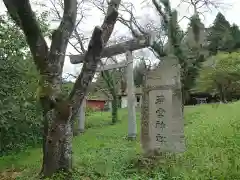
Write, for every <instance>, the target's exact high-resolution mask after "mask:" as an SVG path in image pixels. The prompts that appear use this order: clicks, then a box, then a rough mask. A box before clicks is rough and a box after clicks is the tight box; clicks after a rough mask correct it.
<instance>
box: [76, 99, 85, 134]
mask: <svg viewBox="0 0 240 180" xmlns="http://www.w3.org/2000/svg"><path fill="white" fill-rule="evenodd" d="M85 107H86V97H85V98H84V99H83V101H82V104H81V106H80V109H79V112H78V113H79V119H78V132H79V133H83V132H84V130H85V109H86V108H85Z"/></svg>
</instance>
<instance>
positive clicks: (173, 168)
mask: <svg viewBox="0 0 240 180" xmlns="http://www.w3.org/2000/svg"><path fill="white" fill-rule="evenodd" d="M239 106H240V103H239V102H237V103H233V104H224V105H222V104H220V105H219V106H218V108H214V107H213V106H212V105H201V106H197V107H186V108H185V129H184V131H185V136H186V144H187V150H186V152H184V153H180V154H176V155H172V154H169V155H164V156H161V157H159V159H158V158H156V159H147V158H144V157H142V155H141V145H140V143H139V142H140V136H138V139H137V141H127V140H126V139H125V138H124V137H126V135H127V126H128V122H127V110H126V109H125V110H121V111H120V112H119V118H120V120H121V121H120V123H118V124H116V125H115V126H110V125H109V126H106V125H103V124H102V125H101V124H100V123H109V121H110V120H111V114H110V113H109V112H98V113H94V114H92V115H91V116H89V117H88V118H87V123H88V124H91V127H92V128H90V129H88V131H86V132H85V133H84V134H83V135H81V136H78V137H76V138H75V139H74V141H73V151H74V154H73V155H74V160H75V161H74V167H75V168H74V171H73V172H72V173H73V175H72V176H73V177H72V179H74V180H78V179H83V180H84V179H91V180H104V179H108V180H123V179H132V180H142V179H150V178H151V179H153V180H161V179H162V180H163V179H164V180H176V179H178V180H195V179H199V180H200V179H201V180H205V179H224V180H233V179H239V176H240V172H239V170H238V167H239V165H240V161H239V160H238V159H237V158H236V157H237V156H238V155H239V153H240V150H239V147H240V141H239V133H238V132H239V131H238V129H239V128H240V121H239V118H240V112H239ZM137 119H138V121H137V122H138V125H140V121H139V120H140V113H139V112H138V113H137ZM139 130H140V128H139ZM138 133H139V135H140V132H138ZM80 154H81V156H79V155H80ZM40 166H41V150H40V149H31V150H28V151H26V152H24V153H20V154H18V155H15V156H6V157H2V158H0V171H1V172H4V171H5V170H6V169H7V168H12V170H13V171H17V172H18V176H20V177H21V178H20V177H19V178H17V179H29V180H35V179H37V174H38V172H39V169H40ZM0 174H1V173H0ZM60 176H62V175H58V178H61V177H60ZM0 177H1V175H0ZM53 179H57V177H55V178H53Z"/></svg>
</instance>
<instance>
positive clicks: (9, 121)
mask: <svg viewBox="0 0 240 180" xmlns="http://www.w3.org/2000/svg"><path fill="white" fill-rule="evenodd" d="M0 19H1V20H0V59H1V61H0V106H1V111H0V155H3V154H4V153H7V152H9V151H12V150H20V149H22V148H23V147H24V146H26V144H28V145H34V144H36V143H38V142H39V141H40V140H41V122H42V118H41V108H40V106H39V104H38V103H37V102H36V99H35V96H36V89H37V83H38V72H37V70H36V68H35V66H34V64H33V61H32V58H31V55H30V52H29V49H28V46H27V44H26V42H25V37H24V34H23V33H22V32H21V31H20V30H19V29H18V28H17V27H16V26H15V24H14V23H13V22H12V20H11V19H10V18H9V17H8V16H1V17H0ZM39 19H40V20H42V21H43V20H44V16H43V17H39ZM42 24H44V23H43V22H42Z"/></svg>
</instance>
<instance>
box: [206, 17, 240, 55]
mask: <svg viewBox="0 0 240 180" xmlns="http://www.w3.org/2000/svg"><path fill="white" fill-rule="evenodd" d="M208 41H209V45H208V49H209V51H210V52H211V54H213V55H216V53H217V52H218V51H226V52H232V51H234V50H236V49H238V48H239V47H240V46H239V45H240V44H239V42H240V31H239V27H238V26H237V25H235V24H233V25H232V26H231V25H230V23H229V22H228V21H227V20H226V18H225V17H224V15H223V14H221V13H218V14H217V16H216V18H215V20H214V23H213V26H212V27H210V28H209V35H208Z"/></svg>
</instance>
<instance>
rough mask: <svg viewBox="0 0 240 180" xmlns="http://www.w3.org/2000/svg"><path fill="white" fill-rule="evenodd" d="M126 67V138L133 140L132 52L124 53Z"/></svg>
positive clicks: (135, 128) (134, 132) (133, 94)
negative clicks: (126, 62)
mask: <svg viewBox="0 0 240 180" xmlns="http://www.w3.org/2000/svg"><path fill="white" fill-rule="evenodd" d="M126 59H127V61H128V66H127V96H128V138H129V139H135V138H136V135H137V122H136V109H135V101H136V98H135V92H134V79H133V57H132V52H130V51H127V52H126Z"/></svg>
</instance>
